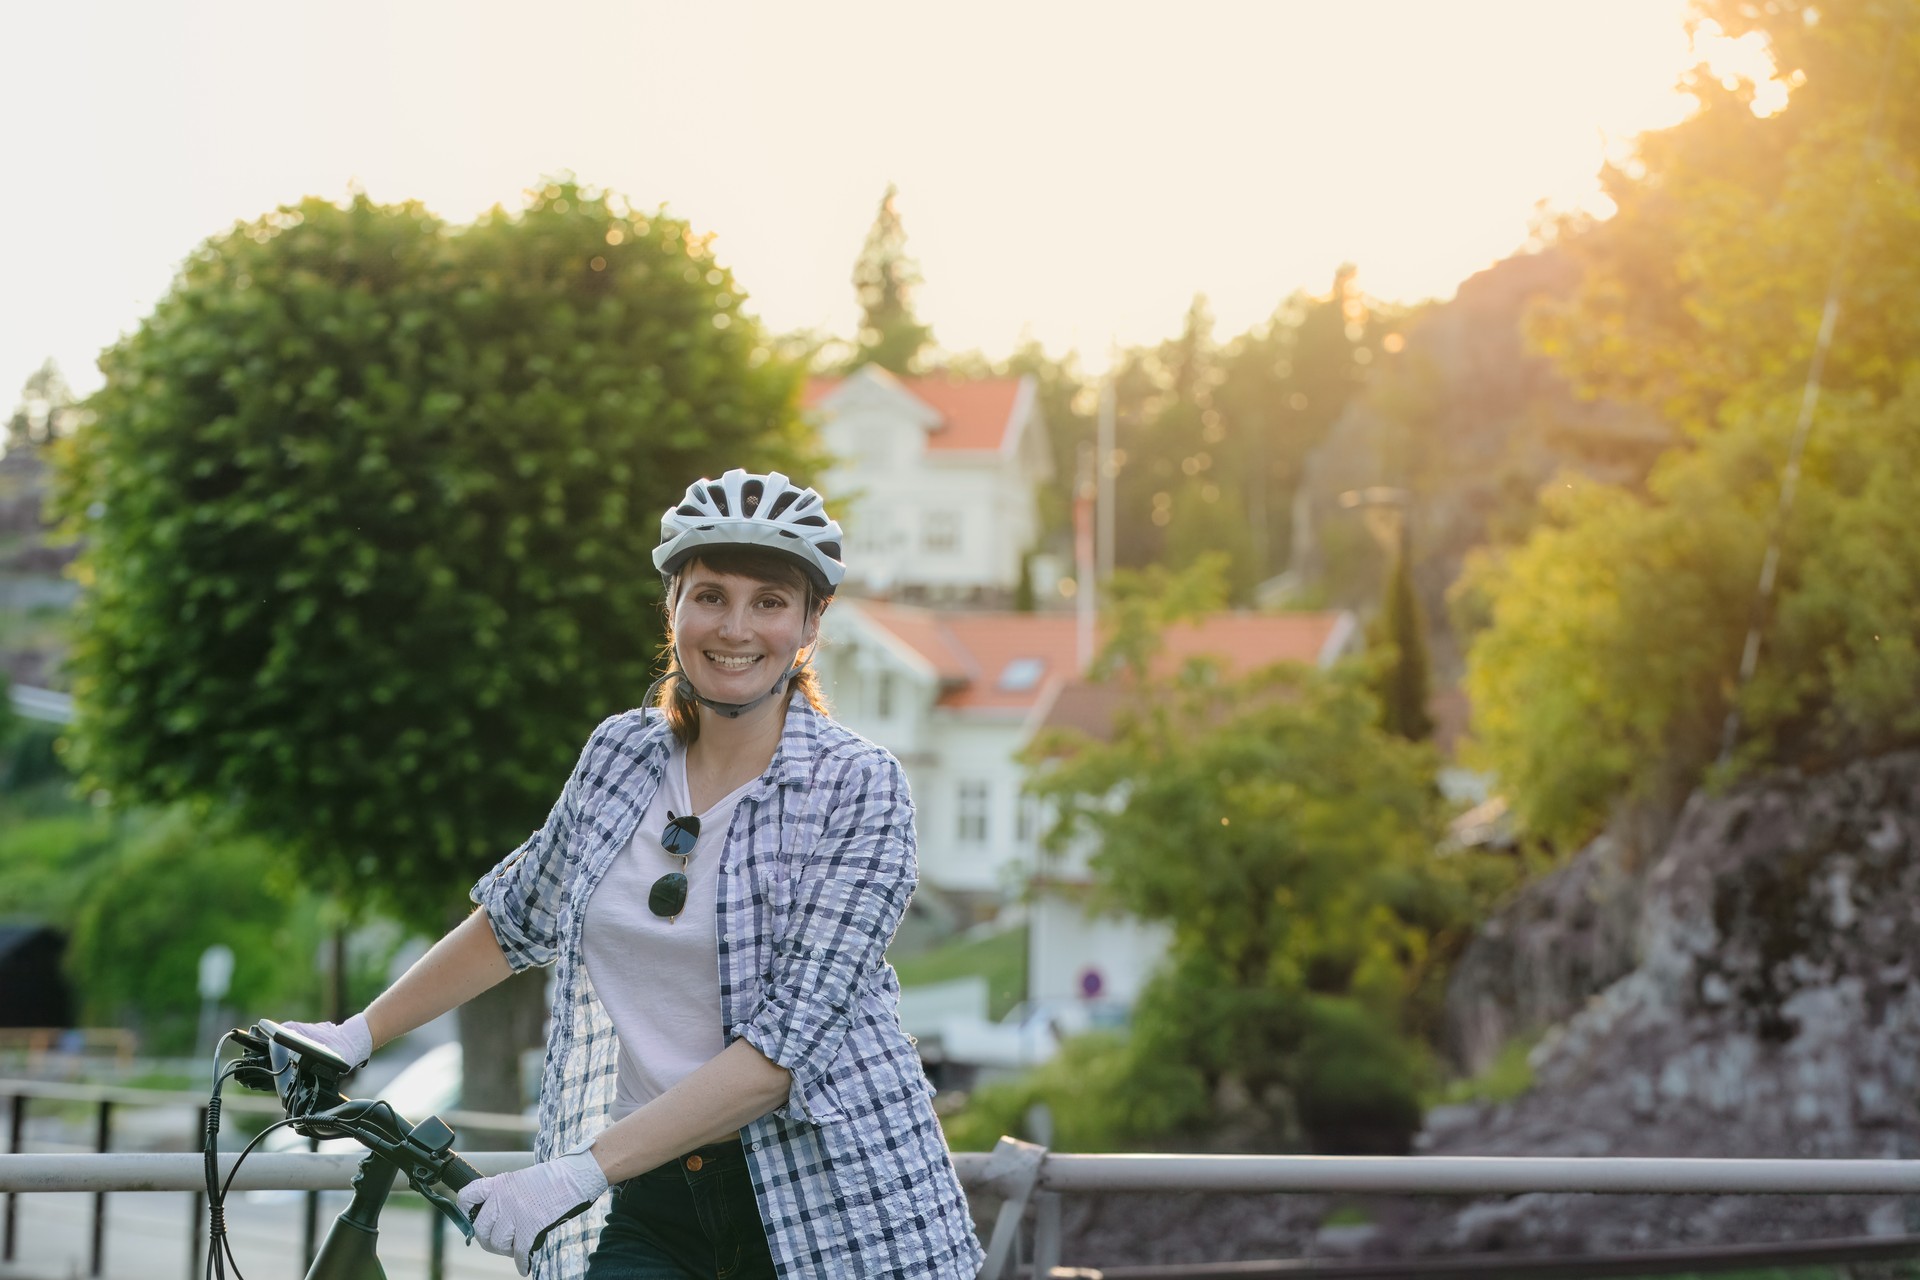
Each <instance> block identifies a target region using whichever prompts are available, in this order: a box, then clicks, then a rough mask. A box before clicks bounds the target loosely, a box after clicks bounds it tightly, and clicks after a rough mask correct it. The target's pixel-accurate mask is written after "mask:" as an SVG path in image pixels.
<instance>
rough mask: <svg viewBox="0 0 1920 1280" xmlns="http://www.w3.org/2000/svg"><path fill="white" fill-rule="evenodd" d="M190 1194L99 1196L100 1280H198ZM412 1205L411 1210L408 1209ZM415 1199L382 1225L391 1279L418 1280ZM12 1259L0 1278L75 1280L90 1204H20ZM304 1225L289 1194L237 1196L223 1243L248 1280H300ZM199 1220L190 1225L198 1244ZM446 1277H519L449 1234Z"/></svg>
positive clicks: (327, 1197)
mask: <svg viewBox="0 0 1920 1280" xmlns="http://www.w3.org/2000/svg"><path fill="white" fill-rule="evenodd" d="M192 1199H193V1197H192V1196H190V1195H188V1194H186V1193H184V1192H176V1191H123V1192H119V1193H116V1194H112V1195H109V1196H108V1197H107V1241H106V1257H105V1269H104V1271H103V1272H102V1275H103V1280H200V1275H199V1273H197V1272H196V1273H194V1274H193V1275H192V1276H189V1275H188V1270H187V1266H188V1245H189V1239H190V1236H189V1232H188V1215H189V1214H190V1213H191V1211H192ZM320 1200H321V1218H320V1230H321V1232H322V1234H324V1233H325V1231H326V1228H327V1224H328V1223H330V1222H332V1221H333V1218H334V1215H335V1214H337V1213H339V1212H340V1210H341V1209H343V1208H345V1207H346V1204H347V1195H346V1193H345V1192H338V1193H335V1192H327V1193H324V1194H323V1195H322V1196H321V1198H320ZM409 1201H411V1203H409ZM416 1206H420V1202H419V1200H417V1199H415V1198H414V1197H412V1196H401V1197H396V1198H395V1200H394V1201H393V1202H392V1204H390V1205H389V1207H388V1209H387V1211H386V1213H385V1214H384V1215H383V1216H382V1218H381V1232H380V1261H381V1263H382V1264H383V1265H384V1266H385V1267H386V1270H387V1275H388V1277H389V1280H426V1276H427V1250H428V1217H427V1213H426V1212H425V1210H424V1207H416ZM16 1212H17V1215H18V1216H17V1232H18V1235H17V1237H16V1249H15V1253H16V1256H15V1259H14V1261H13V1262H12V1263H11V1264H8V1263H4V1262H0V1280H83V1278H84V1277H85V1276H86V1275H87V1267H88V1262H89V1259H90V1257H91V1252H92V1240H93V1234H92V1233H93V1218H92V1212H93V1197H92V1196H91V1195H88V1194H84V1193H76V1194H65V1193H43V1194H38V1195H23V1196H21V1197H20V1199H19V1208H18V1210H17V1211H16ZM305 1221H306V1210H305V1205H304V1202H303V1197H301V1196H300V1195H299V1193H297V1192H256V1193H250V1194H242V1193H236V1194H235V1195H234V1196H233V1197H232V1198H231V1199H229V1200H228V1202H227V1236H228V1238H229V1239H230V1240H231V1241H232V1243H233V1252H234V1256H235V1257H236V1258H237V1259H238V1260H239V1267H240V1271H241V1272H242V1274H244V1275H245V1277H246V1280H300V1277H301V1276H302V1275H303V1274H305V1271H306V1266H305V1264H304V1263H303V1262H302V1261H301V1260H300V1259H299V1258H298V1257H296V1255H297V1254H298V1253H299V1250H300V1240H301V1231H302V1229H303V1224H304V1223H305ZM206 1231H207V1223H206V1215H205V1211H204V1210H202V1212H201V1217H200V1219H199V1221H197V1222H195V1223H193V1224H192V1234H193V1236H196V1237H198V1238H199V1240H200V1241H201V1242H202V1248H203V1249H204V1247H205V1240H206ZM446 1256H447V1266H446V1273H445V1274H446V1277H447V1280H508V1278H509V1277H513V1278H514V1280H517V1273H516V1272H515V1271H514V1268H513V1259H511V1258H501V1257H496V1256H494V1255H493V1254H488V1253H482V1252H481V1251H480V1249H479V1247H478V1246H472V1247H469V1246H467V1245H464V1244H462V1243H461V1241H460V1236H459V1233H458V1232H456V1231H454V1230H452V1229H451V1228H449V1229H448V1232H447V1254H446Z"/></svg>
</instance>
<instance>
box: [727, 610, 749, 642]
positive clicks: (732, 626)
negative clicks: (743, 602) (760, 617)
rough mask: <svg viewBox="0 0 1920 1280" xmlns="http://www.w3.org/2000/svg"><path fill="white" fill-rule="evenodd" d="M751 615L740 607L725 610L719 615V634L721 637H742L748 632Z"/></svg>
mask: <svg viewBox="0 0 1920 1280" xmlns="http://www.w3.org/2000/svg"><path fill="white" fill-rule="evenodd" d="M750 620H751V614H750V613H749V612H748V611H747V610H746V609H745V608H741V607H736V608H732V609H728V610H726V611H725V612H724V613H722V614H721V615H720V634H721V635H723V636H744V635H746V634H747V633H748V631H749V630H750V627H749V625H748V624H749V622H750Z"/></svg>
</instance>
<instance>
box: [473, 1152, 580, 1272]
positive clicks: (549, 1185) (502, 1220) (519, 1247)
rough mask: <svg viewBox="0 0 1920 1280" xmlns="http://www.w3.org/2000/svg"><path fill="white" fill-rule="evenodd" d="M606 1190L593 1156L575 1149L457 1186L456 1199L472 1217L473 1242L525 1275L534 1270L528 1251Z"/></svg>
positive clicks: (530, 1251) (531, 1252) (531, 1254)
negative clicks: (504, 1256)
mask: <svg viewBox="0 0 1920 1280" xmlns="http://www.w3.org/2000/svg"><path fill="white" fill-rule="evenodd" d="M606 1189H607V1175H606V1174H605V1173H603V1172H602V1171H601V1169H600V1164H599V1162H598V1161H596V1160H595V1159H594V1158H593V1152H591V1151H576V1152H574V1153H573V1154H571V1155H564V1156H561V1157H560V1158H559V1159H557V1160H543V1161H541V1162H540V1163H539V1164H536V1165H530V1166H528V1167H527V1168H525V1169H515V1170H514V1171H513V1172H512V1173H503V1174H499V1175H497V1176H495V1177H492V1178H482V1179H480V1180H479V1181H478V1182H469V1183H468V1184H467V1185H466V1186H464V1187H462V1188H460V1197H459V1198H460V1208H461V1210H462V1212H464V1213H465V1214H466V1215H467V1216H468V1217H469V1218H472V1219H473V1238H474V1239H475V1240H478V1241H479V1242H480V1247H481V1248H482V1249H485V1250H486V1251H487V1252H488V1253H502V1254H511V1255H512V1256H513V1265H514V1266H516V1267H518V1268H520V1274H521V1275H523V1276H524V1275H526V1274H527V1273H528V1272H529V1271H531V1270H532V1269H533V1250H534V1247H535V1245H536V1243H537V1242H538V1241H539V1239H540V1237H541V1235H542V1234H544V1233H545V1232H546V1230H547V1229H548V1228H549V1227H551V1226H553V1225H554V1224H555V1223H557V1222H564V1221H565V1220H566V1219H568V1218H571V1217H572V1216H573V1215H574V1214H576V1213H579V1212H580V1211H581V1210H582V1209H585V1208H586V1207H587V1206H588V1205H590V1204H592V1203H593V1202H594V1201H595V1200H598V1199H599V1198H600V1196H601V1194H602V1193H604V1192H605V1191H606ZM476 1209H477V1210H478V1211H477V1212H476Z"/></svg>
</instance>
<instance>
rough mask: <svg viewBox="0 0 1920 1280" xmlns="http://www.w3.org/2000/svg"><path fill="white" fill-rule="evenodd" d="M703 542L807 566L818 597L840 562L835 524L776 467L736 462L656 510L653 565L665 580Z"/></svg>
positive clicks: (828, 591)
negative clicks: (762, 469)
mask: <svg viewBox="0 0 1920 1280" xmlns="http://www.w3.org/2000/svg"><path fill="white" fill-rule="evenodd" d="M705 547H760V548H762V549H764V550H767V551H773V552H777V553H779V554H780V555H783V556H786V557H787V558H788V559H791V560H793V561H795V562H796V563H798V564H799V565H800V567H801V568H803V569H805V570H806V571H807V576H808V577H809V578H810V579H812V581H813V584H814V586H815V587H816V588H817V589H818V590H819V592H820V594H821V595H823V596H831V595H832V594H833V592H834V588H836V587H838V586H839V585H840V580H841V579H842V578H844V577H846V576H847V566H846V565H845V564H843V563H841V560H840V554H841V553H840V526H839V525H838V524H836V523H835V522H834V521H833V520H832V519H830V518H829V517H828V515H827V507H826V503H825V502H824V501H823V500H822V499H821V497H820V495H819V494H818V493H815V492H814V491H813V490H812V489H802V488H800V487H799V486H798V485H796V484H794V483H793V482H792V481H791V480H789V479H787V478H786V477H785V476H783V475H781V474H780V473H779V472H778V471H769V472H767V473H766V474H765V475H759V474H757V473H755V472H752V471H743V470H741V469H740V468H738V467H735V468H734V469H733V470H731V471H729V472H727V473H726V474H725V475H723V476H721V477H720V478H719V479H718V480H704V479H703V480H696V481H694V482H693V483H692V484H690V485H688V486H687V492H686V496H685V497H683V498H681V499H680V502H679V504H678V505H677V506H672V507H669V508H667V512H666V514H665V515H663V516H661V517H660V545H659V546H657V547H655V548H654V549H653V567H654V568H656V569H658V570H659V571H660V575H661V577H663V578H666V579H668V580H671V579H672V577H673V575H674V574H676V573H678V572H679V571H680V568H681V566H682V565H684V564H686V562H687V561H688V560H690V559H692V558H693V556H694V554H695V553H696V552H698V551H700V550H701V549H702V548H705Z"/></svg>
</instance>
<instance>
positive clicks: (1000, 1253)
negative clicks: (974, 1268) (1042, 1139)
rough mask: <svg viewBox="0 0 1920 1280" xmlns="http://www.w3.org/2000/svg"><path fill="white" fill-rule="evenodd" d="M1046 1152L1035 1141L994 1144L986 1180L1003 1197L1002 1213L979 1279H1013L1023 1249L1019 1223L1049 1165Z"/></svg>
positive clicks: (995, 1224) (994, 1224)
mask: <svg viewBox="0 0 1920 1280" xmlns="http://www.w3.org/2000/svg"><path fill="white" fill-rule="evenodd" d="M1046 1160H1047V1149H1046V1148H1045V1147H1042V1146H1039V1145H1037V1144H1035V1143H1032V1142H1021V1141H1020V1140H1019V1139H1017V1138H1006V1137H1003V1138H1001V1139H1000V1141H999V1142H998V1143H996V1144H994V1148H993V1154H992V1155H991V1156H990V1157H989V1158H988V1160H987V1174H986V1178H985V1182H986V1185H987V1186H988V1188H989V1189H991V1190H993V1191H994V1192H996V1193H998V1194H999V1195H1000V1196H1001V1201H1000V1212H999V1213H998V1214H997V1215H996V1216H995V1217H994V1220H993V1234H992V1237H991V1238H990V1239H989V1240H988V1241H987V1258H986V1262H985V1263H984V1264H983V1265H982V1266H981V1268H980V1280H1011V1277H1012V1276H1013V1274H1014V1272H1013V1266H1014V1265H1015V1264H1014V1259H1015V1257H1016V1255H1017V1254H1018V1253H1019V1250H1020V1221H1021V1219H1022V1218H1024V1217H1025V1216H1026V1212H1027V1201H1028V1200H1029V1199H1031V1198H1032V1196H1033V1191H1034V1187H1035V1185H1036V1184H1037V1183H1038V1182H1039V1181H1040V1170H1041V1167H1042V1166H1044V1165H1045V1164H1046Z"/></svg>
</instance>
